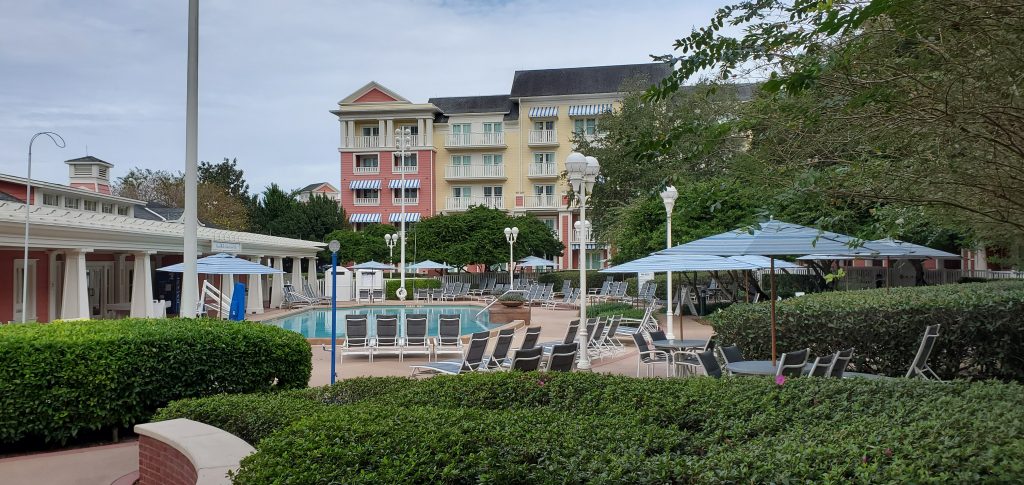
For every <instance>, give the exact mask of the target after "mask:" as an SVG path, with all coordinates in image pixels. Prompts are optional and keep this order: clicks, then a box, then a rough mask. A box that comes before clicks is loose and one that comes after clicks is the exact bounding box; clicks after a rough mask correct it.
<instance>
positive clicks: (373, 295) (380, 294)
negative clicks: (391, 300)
mask: <svg viewBox="0 0 1024 485" xmlns="http://www.w3.org/2000/svg"><path fill="white" fill-rule="evenodd" d="M375 301H384V290H382V289H380V288H374V289H373V290H372V291H370V303H373V302H375Z"/></svg>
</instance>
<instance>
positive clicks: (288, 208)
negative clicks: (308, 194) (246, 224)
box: [250, 183, 307, 237]
mask: <svg viewBox="0 0 1024 485" xmlns="http://www.w3.org/2000/svg"><path fill="white" fill-rule="evenodd" d="M304 216H305V214H303V213H302V212H300V210H299V202H298V201H296V200H295V197H293V196H292V195H291V194H289V193H287V192H285V191H284V190H281V187H280V186H278V185H277V184H276V183H272V184H270V185H269V186H268V187H267V188H266V189H264V190H263V194H262V197H260V198H259V199H258V201H257V202H256V205H255V206H254V207H253V208H252V212H251V213H250V225H251V227H252V229H253V231H255V232H258V233H261V234H269V235H272V236H281V237H297V235H298V234H299V233H301V232H302V228H303V227H304V226H305V225H306V222H307V221H306V220H305V217H304Z"/></svg>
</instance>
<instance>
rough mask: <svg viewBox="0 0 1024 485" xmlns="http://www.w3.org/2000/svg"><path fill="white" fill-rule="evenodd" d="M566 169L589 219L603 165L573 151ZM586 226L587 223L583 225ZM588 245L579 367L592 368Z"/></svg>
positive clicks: (583, 256)
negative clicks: (590, 199)
mask: <svg viewBox="0 0 1024 485" xmlns="http://www.w3.org/2000/svg"><path fill="white" fill-rule="evenodd" d="M565 171H566V173H567V174H568V176H569V183H570V184H571V185H572V190H573V192H575V193H576V195H577V197H578V200H579V203H580V220H581V221H586V220H587V194H588V193H589V192H590V191H591V190H593V188H594V182H596V181H597V175H598V174H599V173H600V172H601V165H600V164H598V162H597V159H596V158H594V157H587V156H584V155H583V154H582V153H579V152H572V153H570V154H569V157H568V158H566V159H565ZM583 227H585V225H584V226H583ZM586 261H587V245H586V244H585V243H582V242H581V243H580V255H579V267H580V329H579V332H578V341H579V346H580V349H579V350H580V361H579V363H578V364H577V366H576V367H577V368H578V369H583V370H587V369H590V355H589V354H588V353H587V267H586Z"/></svg>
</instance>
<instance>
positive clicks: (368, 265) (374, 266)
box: [350, 261, 396, 271]
mask: <svg viewBox="0 0 1024 485" xmlns="http://www.w3.org/2000/svg"><path fill="white" fill-rule="evenodd" d="M350 268H351V269H369V270H377V271H385V270H388V271H394V270H395V269H396V268H395V267H394V266H391V265H390V264H384V263H378V262H376V261H367V262H365V263H359V264H357V265H353V266H350Z"/></svg>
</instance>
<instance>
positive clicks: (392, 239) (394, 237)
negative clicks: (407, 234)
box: [384, 234, 398, 277]
mask: <svg viewBox="0 0 1024 485" xmlns="http://www.w3.org/2000/svg"><path fill="white" fill-rule="evenodd" d="M384 244H387V245H388V264H392V265H393V264H395V244H398V234H385V235H384ZM391 276H392V277H394V276H395V273H394V271H392V272H391Z"/></svg>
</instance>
